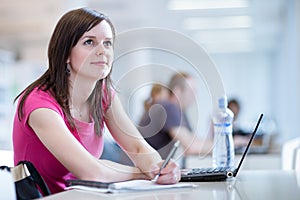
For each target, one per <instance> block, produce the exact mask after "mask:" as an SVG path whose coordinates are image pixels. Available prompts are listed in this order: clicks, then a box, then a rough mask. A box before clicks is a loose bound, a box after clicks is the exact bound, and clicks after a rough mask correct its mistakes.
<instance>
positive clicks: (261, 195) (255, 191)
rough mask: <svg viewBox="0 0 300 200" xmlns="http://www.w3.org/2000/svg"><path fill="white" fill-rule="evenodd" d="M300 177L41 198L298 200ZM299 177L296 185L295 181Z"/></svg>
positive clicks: (287, 174) (270, 173) (253, 176)
mask: <svg viewBox="0 0 300 200" xmlns="http://www.w3.org/2000/svg"><path fill="white" fill-rule="evenodd" d="M299 176H300V174H297V173H296V172H295V171H283V170H254V171H241V172H240V173H239V174H238V177H237V178H235V179H233V180H231V181H227V182H202V183H197V184H198V185H199V187H197V188H193V189H176V190H173V189H172V190H161V191H151V192H137V193H122V194H101V193H93V192H86V191H78V190H70V191H65V192H62V193H59V194H55V195H51V196H49V197H46V198H44V199H45V200H58V199H64V200H87V199H88V200H94V199H95V200H96V199H97V200H99V199H104V200H105V199H107V200H118V199H122V200H158V199H159V200H171V199H172V200H173V199H175V200H193V199H195V200H199V199H205V200H209V199H214V200H219V199H225V200H240V199H243V200H244V199H247V200H252V199H253V200H259V199H264V200H265V199H272V200H277V199H289V200H293V199H295V200H296V199H297V200H299V199H300V178H299ZM297 177H298V181H297Z"/></svg>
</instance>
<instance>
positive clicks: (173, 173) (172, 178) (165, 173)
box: [150, 160, 181, 184]
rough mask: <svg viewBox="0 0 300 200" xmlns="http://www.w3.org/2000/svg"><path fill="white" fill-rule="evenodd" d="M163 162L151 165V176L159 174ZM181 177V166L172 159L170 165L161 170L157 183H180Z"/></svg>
mask: <svg viewBox="0 0 300 200" xmlns="http://www.w3.org/2000/svg"><path fill="white" fill-rule="evenodd" d="M162 164H163V161H162V162H160V163H158V164H157V165H154V166H152V167H151V169H152V170H151V173H150V176H151V178H152V179H153V178H154V177H155V176H156V174H158V172H159V169H160V166H161V165H162ZM180 179H181V172H180V167H179V165H178V164H177V163H175V162H174V161H173V160H170V162H169V163H168V165H167V166H166V167H165V168H163V169H162V170H161V172H160V176H159V178H158V179H157V181H156V183H158V184H175V183H178V182H179V181H180Z"/></svg>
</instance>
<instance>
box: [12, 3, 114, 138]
mask: <svg viewBox="0 0 300 200" xmlns="http://www.w3.org/2000/svg"><path fill="white" fill-rule="evenodd" d="M102 20H105V21H107V22H108V23H109V25H110V27H111V29H112V31H113V37H114V38H113V39H115V29H114V26H113V24H112V23H111V21H110V20H109V19H108V18H107V17H106V16H105V15H103V14H102V13H99V12H97V11H95V10H91V9H88V8H79V9H75V10H72V11H69V12H68V13H66V14H65V15H63V16H62V17H61V19H60V20H59V21H58V23H57V25H56V27H55V29H54V32H53V34H52V37H51V39H50V42H49V46H48V65H49V66H48V69H47V70H46V72H45V73H44V74H43V75H42V76H41V77H40V78H38V79H37V80H36V81H34V82H33V83H31V84H30V85H29V86H28V87H27V88H25V89H24V90H23V91H22V92H21V93H20V94H19V95H18V96H17V97H16V98H15V99H14V102H16V101H17V99H18V98H19V97H20V96H22V97H21V98H20V103H19V107H18V118H19V120H21V119H22V118H23V115H24V113H23V107H24V103H25V100H26V98H27V97H28V95H29V94H30V93H31V92H32V90H33V89H35V88H38V89H39V90H43V91H49V92H50V94H51V95H52V96H53V97H54V98H55V99H56V101H57V102H58V103H59V105H60V106H61V107H62V110H63V112H64V113H65V115H66V117H67V120H68V122H69V123H70V125H71V127H72V128H73V129H74V128H76V127H75V123H74V120H73V118H72V116H71V113H70V105H69V99H70V94H69V91H68V88H69V79H68V73H67V72H66V70H67V63H66V61H67V59H68V57H69V55H70V53H71V50H72V48H73V47H74V46H75V45H76V44H77V42H78V41H79V39H80V38H81V37H82V35H83V34H84V33H85V32H87V31H89V30H90V29H92V28H93V27H95V26H96V25H97V24H99V23H100V22H101V21H102ZM110 75H111V72H110V73H109V74H108V76H107V77H106V78H105V79H101V80H99V81H98V82H97V83H96V86H95V88H94V90H93V92H92V94H91V95H90V97H89V99H88V101H89V105H90V111H91V115H92V118H93V119H94V122H95V132H96V134H97V135H101V134H102V127H103V126H104V118H105V111H104V108H103V106H102V102H103V101H105V102H107V103H108V105H110V104H111V87H112V83H111V78H110ZM103 87H105V90H106V92H105V93H104V92H103ZM105 94H107V95H106V96H105Z"/></svg>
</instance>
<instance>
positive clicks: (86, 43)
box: [84, 40, 94, 46]
mask: <svg viewBox="0 0 300 200" xmlns="http://www.w3.org/2000/svg"><path fill="white" fill-rule="evenodd" d="M84 44H85V45H89V46H91V45H94V41H93V40H87V41H85V42H84Z"/></svg>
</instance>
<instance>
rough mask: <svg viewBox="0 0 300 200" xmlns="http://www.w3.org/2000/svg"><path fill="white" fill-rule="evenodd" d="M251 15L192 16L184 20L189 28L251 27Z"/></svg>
mask: <svg viewBox="0 0 300 200" xmlns="http://www.w3.org/2000/svg"><path fill="white" fill-rule="evenodd" d="M251 26H252V19H251V17H250V16H246V15H245V16H226V17H190V18H187V19H185V20H184V21H183V28H185V29H187V30H205V29H236V28H250V27H251Z"/></svg>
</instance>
